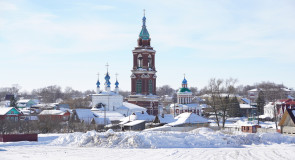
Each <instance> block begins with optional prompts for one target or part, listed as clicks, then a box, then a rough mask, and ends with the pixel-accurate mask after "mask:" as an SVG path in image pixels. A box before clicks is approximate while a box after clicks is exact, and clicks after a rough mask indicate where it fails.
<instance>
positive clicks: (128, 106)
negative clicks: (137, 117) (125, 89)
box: [120, 102, 146, 111]
mask: <svg viewBox="0 0 295 160" xmlns="http://www.w3.org/2000/svg"><path fill="white" fill-rule="evenodd" d="M120 108H121V107H120ZM122 108H126V109H129V110H134V111H135V110H140V111H141V110H144V111H146V108H143V107H140V106H138V105H136V104H132V103H128V102H123V106H122Z"/></svg>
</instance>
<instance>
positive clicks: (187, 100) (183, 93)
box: [170, 77, 202, 115]
mask: <svg viewBox="0 0 295 160" xmlns="http://www.w3.org/2000/svg"><path fill="white" fill-rule="evenodd" d="M192 99H193V93H192V92H191V90H190V89H189V88H188V87H187V80H186V79H185V77H184V79H183V81H182V88H180V89H179V90H178V92H177V103H176V104H171V105H170V114H172V115H179V114H182V113H185V112H191V113H195V114H197V115H202V113H201V110H202V107H201V106H200V105H199V104H198V103H193V102H192Z"/></svg>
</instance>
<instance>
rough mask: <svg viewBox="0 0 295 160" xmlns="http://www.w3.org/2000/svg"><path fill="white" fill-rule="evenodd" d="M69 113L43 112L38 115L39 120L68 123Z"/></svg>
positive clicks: (59, 111)
mask: <svg viewBox="0 0 295 160" xmlns="http://www.w3.org/2000/svg"><path fill="white" fill-rule="evenodd" d="M70 115H71V113H70V112H69V111H61V110H43V111H42V112H41V113H40V114H39V120H53V121H68V120H69V117H70Z"/></svg>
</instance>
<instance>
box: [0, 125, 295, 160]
mask: <svg viewBox="0 0 295 160" xmlns="http://www.w3.org/2000/svg"><path fill="white" fill-rule="evenodd" d="M169 142H170V143H169ZM294 152H295V137H291V136H282V135H280V134H277V133H275V134H274V133H268V134H240V133H237V134H233V135H227V134H223V133H221V132H213V131H210V130H208V129H199V130H195V131H193V132H187V133H180V132H120V133H114V132H111V131H109V132H106V133H96V132H93V131H90V132H88V133H74V134H64V135H62V134H47V135H44V134H43V135H39V142H14V143H12V142H9V143H2V142H0V160H14V159H25V160H26V159H30V160H47V159H53V160H55V159H62V160H67V159H69V160H84V159H85V160H86V159H104V160H109V159H111V160H116V159H118V160H119V159H120V160H122V159H128V160H133V159H134V160H138V159H140V160H143V159H165V160H166V159H184V160H186V159H202V160H203V159H204V160H206V159H247V160H250V159H274V160H277V159H294V157H293V154H294Z"/></svg>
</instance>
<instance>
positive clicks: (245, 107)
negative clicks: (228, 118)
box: [240, 104, 256, 109]
mask: <svg viewBox="0 0 295 160" xmlns="http://www.w3.org/2000/svg"><path fill="white" fill-rule="evenodd" d="M240 108H243V109H247V108H256V107H254V106H251V105H249V104H240Z"/></svg>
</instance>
